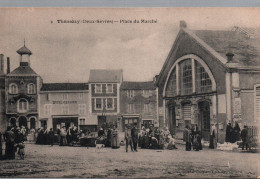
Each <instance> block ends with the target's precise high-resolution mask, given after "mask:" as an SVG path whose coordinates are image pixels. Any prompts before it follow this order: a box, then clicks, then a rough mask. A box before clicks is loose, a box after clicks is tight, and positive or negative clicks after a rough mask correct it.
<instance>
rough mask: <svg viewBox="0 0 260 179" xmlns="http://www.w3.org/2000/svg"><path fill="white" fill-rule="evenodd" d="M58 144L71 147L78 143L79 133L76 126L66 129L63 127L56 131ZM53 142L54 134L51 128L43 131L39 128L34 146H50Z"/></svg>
mask: <svg viewBox="0 0 260 179" xmlns="http://www.w3.org/2000/svg"><path fill="white" fill-rule="evenodd" d="M57 135H58V142H59V145H60V146H65V145H73V144H74V143H76V142H78V135H79V132H78V130H77V127H76V126H71V127H69V128H68V129H66V127H65V126H63V127H62V128H61V129H57ZM54 142H55V133H54V131H53V129H52V128H50V129H45V130H44V129H43V128H39V129H38V130H37V132H36V144H42V145H51V146H53V144H54Z"/></svg>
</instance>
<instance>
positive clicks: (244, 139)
mask: <svg viewBox="0 0 260 179" xmlns="http://www.w3.org/2000/svg"><path fill="white" fill-rule="evenodd" d="M241 139H242V150H244V147H245V146H246V150H247V148H248V140H247V139H248V131H247V126H244V129H243V130H242V131H241Z"/></svg>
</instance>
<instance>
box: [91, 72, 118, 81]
mask: <svg viewBox="0 0 260 179" xmlns="http://www.w3.org/2000/svg"><path fill="white" fill-rule="evenodd" d="M122 80H123V70H121V69H120V70H105V69H92V70H90V75H89V83H121V82H122Z"/></svg>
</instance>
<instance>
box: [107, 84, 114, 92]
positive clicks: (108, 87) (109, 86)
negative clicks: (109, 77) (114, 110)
mask: <svg viewBox="0 0 260 179" xmlns="http://www.w3.org/2000/svg"><path fill="white" fill-rule="evenodd" d="M106 92H107V93H113V84H107V85H106Z"/></svg>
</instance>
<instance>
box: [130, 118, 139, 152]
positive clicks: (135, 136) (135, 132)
mask: <svg viewBox="0 0 260 179" xmlns="http://www.w3.org/2000/svg"><path fill="white" fill-rule="evenodd" d="M131 136H132V140H133V146H134V151H136V152H137V143H138V129H137V123H135V124H134V127H133V128H132V129H131Z"/></svg>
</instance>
